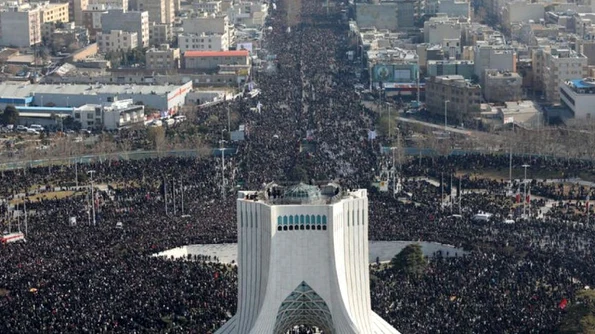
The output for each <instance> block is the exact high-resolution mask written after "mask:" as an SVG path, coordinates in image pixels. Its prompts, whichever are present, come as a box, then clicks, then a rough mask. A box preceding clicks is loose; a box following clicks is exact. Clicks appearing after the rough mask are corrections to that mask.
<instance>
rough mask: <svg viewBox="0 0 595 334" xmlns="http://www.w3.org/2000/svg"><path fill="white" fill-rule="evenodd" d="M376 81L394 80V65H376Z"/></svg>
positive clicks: (374, 75)
mask: <svg viewBox="0 0 595 334" xmlns="http://www.w3.org/2000/svg"><path fill="white" fill-rule="evenodd" d="M373 78H374V81H393V66H392V65H374V72H373Z"/></svg>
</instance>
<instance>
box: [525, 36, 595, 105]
mask: <svg viewBox="0 0 595 334" xmlns="http://www.w3.org/2000/svg"><path fill="white" fill-rule="evenodd" d="M533 59H534V64H533V68H534V74H535V80H536V81H538V82H542V83H543V86H542V87H541V88H542V91H543V94H544V97H545V100H546V101H547V102H549V103H559V102H560V89H559V87H560V84H561V83H563V82H565V81H568V80H573V79H582V78H584V77H587V76H588V59H587V57H585V56H584V55H583V54H581V53H577V52H576V51H574V50H570V49H561V48H560V49H559V48H552V47H549V46H548V47H544V48H541V49H537V50H534V52H533Z"/></svg>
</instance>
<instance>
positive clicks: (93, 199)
mask: <svg viewBox="0 0 595 334" xmlns="http://www.w3.org/2000/svg"><path fill="white" fill-rule="evenodd" d="M87 173H88V174H89V175H91V208H92V210H93V226H95V225H96V222H95V191H94V190H93V188H94V186H93V174H95V171H94V170H90V171H88V172H87Z"/></svg>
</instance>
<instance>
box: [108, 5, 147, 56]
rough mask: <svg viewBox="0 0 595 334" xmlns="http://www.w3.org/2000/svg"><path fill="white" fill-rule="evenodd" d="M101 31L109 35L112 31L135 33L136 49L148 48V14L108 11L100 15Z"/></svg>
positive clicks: (116, 10) (117, 10)
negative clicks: (136, 39)
mask: <svg viewBox="0 0 595 334" xmlns="http://www.w3.org/2000/svg"><path fill="white" fill-rule="evenodd" d="M101 30H102V31H103V32H104V33H109V32H110V31H112V30H122V31H127V32H135V33H136V34H137V38H138V43H137V45H138V47H143V48H145V47H148V46H149V13H148V12H137V11H136V12H135V11H130V12H129V11H126V10H123V9H114V10H108V12H107V13H106V14H103V15H101Z"/></svg>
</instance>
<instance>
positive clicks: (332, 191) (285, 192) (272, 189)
mask: <svg viewBox="0 0 595 334" xmlns="http://www.w3.org/2000/svg"><path fill="white" fill-rule="evenodd" d="M239 196H240V198H243V199H245V200H254V201H264V202H265V203H267V204H270V205H328V204H333V203H336V202H338V201H340V200H342V199H345V198H349V197H359V196H363V194H362V193H360V192H359V191H347V190H344V189H342V187H341V186H340V185H338V184H336V183H327V184H318V185H313V184H305V183H302V182H300V183H297V184H296V183H293V184H284V185H280V184H278V183H275V182H271V183H269V184H267V185H265V186H264V187H263V188H262V189H261V190H259V191H253V192H240V194H239Z"/></svg>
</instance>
